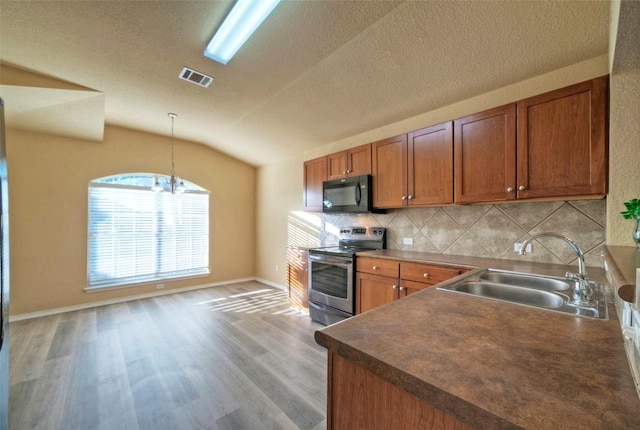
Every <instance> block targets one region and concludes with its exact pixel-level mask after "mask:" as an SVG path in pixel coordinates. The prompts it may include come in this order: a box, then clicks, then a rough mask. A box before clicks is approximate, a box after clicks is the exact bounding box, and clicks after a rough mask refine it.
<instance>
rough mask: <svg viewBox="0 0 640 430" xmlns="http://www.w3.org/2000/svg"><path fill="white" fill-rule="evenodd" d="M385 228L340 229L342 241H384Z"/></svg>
mask: <svg viewBox="0 0 640 430" xmlns="http://www.w3.org/2000/svg"><path fill="white" fill-rule="evenodd" d="M386 230H387V229H386V228H385V227H343V228H341V229H340V238H341V239H363V240H366V239H368V240H371V239H382V237H384V235H385V232H386Z"/></svg>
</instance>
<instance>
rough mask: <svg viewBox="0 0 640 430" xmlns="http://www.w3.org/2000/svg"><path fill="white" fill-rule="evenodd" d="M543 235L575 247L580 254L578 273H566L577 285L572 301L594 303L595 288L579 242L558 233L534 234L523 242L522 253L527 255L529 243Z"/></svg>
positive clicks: (581, 303) (584, 303) (577, 303)
mask: <svg viewBox="0 0 640 430" xmlns="http://www.w3.org/2000/svg"><path fill="white" fill-rule="evenodd" d="M541 237H555V238H557V239H562V240H564V241H565V242H566V243H567V244H569V246H570V247H571V249H573V251H574V252H575V253H576V255H577V256H578V273H572V272H567V273H566V275H565V278H567V280H569V281H573V282H574V285H575V286H574V289H573V297H572V299H571V302H572V303H574V304H576V305H592V304H593V303H594V301H593V296H594V292H593V288H592V287H591V284H590V283H589V277H588V276H587V269H586V268H585V264H584V253H583V252H582V249H580V247H579V246H578V244H577V243H575V242H574V241H573V240H571V239H569V238H568V237H566V236H563V235H561V234H558V233H539V234H534V235H533V236H531V237H530V238H528V239H527V240H525V241H524V242H522V248H520V255H526V253H527V251H526V249H527V245H528V244H529V243H531V242H532V241H533V240H534V239H538V238H541Z"/></svg>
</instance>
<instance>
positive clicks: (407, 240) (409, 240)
mask: <svg viewBox="0 0 640 430" xmlns="http://www.w3.org/2000/svg"><path fill="white" fill-rule="evenodd" d="M402 243H403V244H405V245H413V238H412V237H405V238H404V240H403V241H402Z"/></svg>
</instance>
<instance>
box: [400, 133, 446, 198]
mask: <svg viewBox="0 0 640 430" xmlns="http://www.w3.org/2000/svg"><path fill="white" fill-rule="evenodd" d="M407 141H408V143H407V155H408V165H407V174H408V176H407V187H408V189H407V192H408V196H407V200H408V204H409V205H428V204H436V203H453V123H452V122H451V121H449V122H446V123H444V124H439V125H435V126H432V127H428V128H424V129H422V130H418V131H414V132H411V133H409V136H408V139H407Z"/></svg>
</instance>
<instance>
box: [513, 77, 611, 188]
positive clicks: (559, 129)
mask: <svg viewBox="0 0 640 430" xmlns="http://www.w3.org/2000/svg"><path fill="white" fill-rule="evenodd" d="M607 99H608V77H607V76H603V77H600V78H596V79H592V80H590V81H587V82H582V83H579V84H576V85H571V86H569V87H566V88H562V89H559V90H556V91H551V92H548V93H545V94H541V95H539V96H536V97H531V98H528V99H525V100H522V101H519V102H518V104H517V106H518V107H517V109H518V120H517V121H518V123H517V133H518V139H517V175H516V186H517V188H516V192H517V197H518V198H519V199H522V198H537V197H556V196H580V195H594V194H605V193H606V192H607V165H608V160H607V133H608V131H607Z"/></svg>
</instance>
